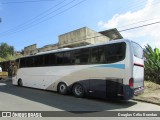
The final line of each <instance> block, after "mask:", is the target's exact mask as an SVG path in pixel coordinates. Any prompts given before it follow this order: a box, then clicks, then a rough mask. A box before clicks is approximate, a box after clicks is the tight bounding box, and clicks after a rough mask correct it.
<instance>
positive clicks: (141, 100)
mask: <svg viewBox="0 0 160 120" xmlns="http://www.w3.org/2000/svg"><path fill="white" fill-rule="evenodd" d="M132 100H135V101H140V102H146V103H152V104H155V105H160V103H156V102H153V101H147V100H143V99H137V98H133V99H132Z"/></svg>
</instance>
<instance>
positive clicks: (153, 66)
mask: <svg viewBox="0 0 160 120" xmlns="http://www.w3.org/2000/svg"><path fill="white" fill-rule="evenodd" d="M144 55H145V57H146V60H145V79H146V80H151V81H153V82H156V83H159V84H160V50H159V49H158V48H155V49H154V50H153V49H152V48H151V46H150V45H147V46H145V52H144Z"/></svg>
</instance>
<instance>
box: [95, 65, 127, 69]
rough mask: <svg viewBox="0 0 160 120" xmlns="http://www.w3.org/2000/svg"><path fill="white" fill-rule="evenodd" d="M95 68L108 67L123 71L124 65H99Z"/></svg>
mask: <svg viewBox="0 0 160 120" xmlns="http://www.w3.org/2000/svg"><path fill="white" fill-rule="evenodd" d="M95 67H110V68H119V69H125V64H110V65H99V66H95Z"/></svg>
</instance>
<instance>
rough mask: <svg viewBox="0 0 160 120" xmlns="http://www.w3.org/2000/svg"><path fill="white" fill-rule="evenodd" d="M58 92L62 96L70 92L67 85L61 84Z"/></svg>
mask: <svg viewBox="0 0 160 120" xmlns="http://www.w3.org/2000/svg"><path fill="white" fill-rule="evenodd" d="M58 92H59V93H60V94H62V95H66V94H67V92H68V90H67V85H66V84H65V83H59V85H58Z"/></svg>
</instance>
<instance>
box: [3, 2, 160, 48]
mask: <svg viewBox="0 0 160 120" xmlns="http://www.w3.org/2000/svg"><path fill="white" fill-rule="evenodd" d="M0 18H1V23H0V43H2V42H6V43H8V44H9V45H12V46H14V48H15V50H17V51H20V50H22V49H23V48H24V47H26V46H29V45H31V44H35V43H36V44H37V47H43V46H45V45H48V44H54V43H57V42H58V36H59V35H61V34H64V33H67V32H70V31H73V30H76V29H79V28H82V27H84V26H86V27H89V28H91V29H93V30H95V31H97V32H99V31H103V30H108V29H112V28H117V29H118V30H119V31H121V32H120V33H121V34H122V36H123V37H124V38H126V39H131V40H133V41H135V42H138V43H139V44H140V45H141V46H142V47H144V46H145V45H147V44H149V45H151V46H152V47H153V48H155V47H157V48H160V34H159V28H160V23H157V24H152V23H155V22H159V21H160V1H159V0H0ZM147 24H152V25H149V26H145V27H140V28H137V29H132V30H127V31H122V30H126V29H129V28H134V27H138V26H143V25H147Z"/></svg>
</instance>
